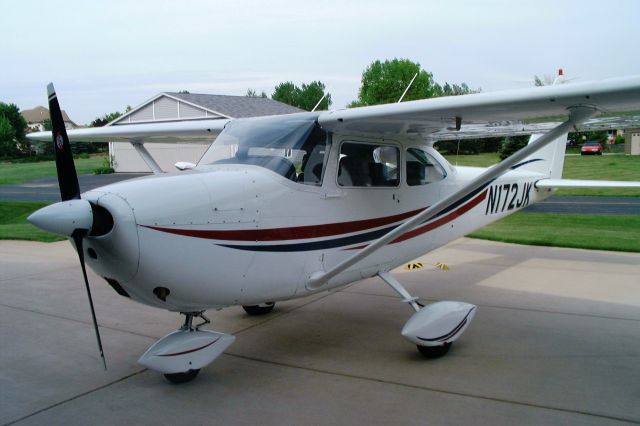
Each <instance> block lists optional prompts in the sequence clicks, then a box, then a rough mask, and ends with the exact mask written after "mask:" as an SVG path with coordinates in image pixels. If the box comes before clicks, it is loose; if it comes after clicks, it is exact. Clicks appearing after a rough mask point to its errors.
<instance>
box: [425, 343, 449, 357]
mask: <svg viewBox="0 0 640 426" xmlns="http://www.w3.org/2000/svg"><path fill="white" fill-rule="evenodd" d="M417 346H418V351H419V352H420V353H421V354H422V356H424V357H425V358H429V359H436V358H440V357H443V356H445V355H446V354H447V352H449V349H451V342H449V343H445V344H444V345H440V346H420V345H417Z"/></svg>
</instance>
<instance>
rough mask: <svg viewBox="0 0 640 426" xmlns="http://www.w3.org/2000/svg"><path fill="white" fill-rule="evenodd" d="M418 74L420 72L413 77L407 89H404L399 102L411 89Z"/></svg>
mask: <svg viewBox="0 0 640 426" xmlns="http://www.w3.org/2000/svg"><path fill="white" fill-rule="evenodd" d="M417 76H418V73H416V75H414V76H413V78H412V79H411V81H410V82H409V85H408V86H407V88H406V89H404V92H403V93H402V96H400V99H398V103H400V102H402V99H404V95H406V94H407V92H408V91H409V89H410V88H411V85H412V84H413V80H415V79H416V77H417Z"/></svg>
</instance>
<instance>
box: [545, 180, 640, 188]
mask: <svg viewBox="0 0 640 426" xmlns="http://www.w3.org/2000/svg"><path fill="white" fill-rule="evenodd" d="M536 188H640V182H633V181H615V180H583V179H541V180H539V181H537V182H536Z"/></svg>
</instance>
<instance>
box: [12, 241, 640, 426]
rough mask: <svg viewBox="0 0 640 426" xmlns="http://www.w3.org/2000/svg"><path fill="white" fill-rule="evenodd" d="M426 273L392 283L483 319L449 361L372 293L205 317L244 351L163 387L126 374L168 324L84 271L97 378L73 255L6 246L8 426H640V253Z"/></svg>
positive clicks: (388, 293) (492, 248)
mask: <svg viewBox="0 0 640 426" xmlns="http://www.w3.org/2000/svg"><path fill="white" fill-rule="evenodd" d="M420 260H421V261H422V262H423V263H424V264H425V265H426V267H425V268H423V269H420V270H414V271H405V270H404V269H399V270H398V271H396V272H395V275H396V276H397V277H398V279H399V280H400V281H401V282H403V283H404V284H405V285H406V287H407V288H408V289H409V291H411V292H413V293H415V294H416V295H419V296H421V297H422V298H424V299H425V300H427V301H432V300H462V301H467V302H471V303H475V304H477V305H478V306H479V311H478V314H477V316H476V319H475V320H474V323H472V324H471V326H470V327H469V329H468V330H467V332H466V333H465V335H464V336H463V337H462V338H461V340H460V341H458V342H457V343H456V344H455V345H454V347H453V348H452V350H451V352H450V353H449V354H448V355H447V356H446V357H444V358H442V359H438V360H431V361H430V360H426V359H423V358H422V357H421V356H419V355H418V353H417V351H416V349H415V347H414V346H413V345H411V344H410V343H408V342H407V341H405V340H404V339H403V338H402V337H401V336H400V329H401V328H402V325H403V324H404V322H405V321H407V320H408V318H409V317H410V315H411V312H412V311H411V310H410V309H409V308H408V307H407V306H406V305H405V304H403V303H401V302H400V301H399V299H398V298H397V297H396V296H395V294H394V293H393V291H392V290H391V289H389V288H388V287H386V286H385V285H384V284H383V283H382V282H381V281H380V280H378V279H369V280H364V281H361V282H359V283H356V284H354V285H351V286H350V287H348V288H345V289H342V290H341V291H335V292H330V293H322V294H319V295H316V296H313V297H309V298H306V299H301V300H294V301H289V302H282V303H278V304H277V305H276V309H275V310H274V312H273V313H272V314H270V315H268V316H265V317H258V318H256V317H248V316H246V315H245V314H244V312H243V311H242V309H241V308H238V307H232V308H228V309H224V310H222V311H217V312H209V313H208V315H209V316H210V318H211V319H212V325H211V326H210V328H211V329H215V330H219V331H223V332H228V333H233V334H235V335H236V336H237V340H236V342H235V343H234V344H233V345H232V346H231V347H230V348H229V349H228V351H227V353H226V354H224V355H223V356H221V357H220V358H219V359H218V360H217V361H216V362H215V363H214V364H212V365H210V366H208V367H206V368H205V369H203V370H202V371H201V373H200V375H199V376H198V378H197V379H196V380H194V381H193V382H190V383H187V384H184V385H172V384H170V383H168V382H167V381H166V380H165V379H164V378H163V377H162V376H161V375H159V374H157V373H154V372H152V371H148V370H146V369H144V368H142V367H140V366H139V365H137V364H136V360H137V358H138V357H139V356H140V355H141V354H142V353H143V352H144V351H145V349H146V348H147V347H148V346H150V345H151V344H152V343H153V342H154V340H155V339H157V338H159V337H161V336H162V335H164V334H166V333H168V332H170V331H172V330H173V329H175V328H177V327H178V326H179V325H180V317H179V316H178V315H177V314H174V313H170V312H165V311H161V310H157V309H153V308H148V307H145V306H142V305H139V304H136V303H135V302H131V301H130V300H128V299H125V298H123V297H121V296H118V295H117V294H116V293H115V292H114V291H113V290H112V289H111V288H110V287H109V286H108V285H107V284H106V283H105V282H104V281H103V280H102V279H100V278H99V277H97V276H96V275H95V274H93V273H91V272H90V276H89V279H90V281H91V286H92V289H93V290H92V291H93V295H94V301H95V304H96V310H97V316H98V321H99V323H100V325H101V332H102V338H103V342H104V346H105V352H106V357H107V363H108V366H109V370H108V371H106V372H105V371H104V370H103V369H102V364H101V362H100V359H99V355H98V352H97V348H96V341H95V337H94V335H93V327H92V325H91V319H90V313H89V309H88V303H87V300H86V294H85V292H84V288H83V283H82V277H81V273H80V270H79V267H78V265H77V258H76V255H75V253H74V252H73V250H72V249H71V246H70V245H69V244H68V243H67V242H61V243H52V244H44V243H33V242H15V241H0V271H1V273H0V288H1V289H2V302H0V318H1V319H0V321H1V322H0V324H2V326H1V327H0V342H2V344H1V350H0V368H1V371H2V376H0V424H4V425H7V424H17V425H36V424H37V425H40V424H48V425H57V424H60V425H63V424H64V425H76V424H77V425H86V424H92V425H110V424H178V423H179V424H186V425H192V424H224V425H227V424H228V425H254V424H256V423H258V424H261V425H300V424H314V425H325V424H326V425H334V424H362V425H365V424H366V425H383V424H384V425H388V424H401V425H406V424H408V425H424V424H435V425H445V424H446V425H453V424H456V425H457V424H474V425H485V424H486V425H513V424H518V425H529V424H530V425H540V424H544V425H554V424H558V425H560V424H563V425H566V424H581V425H582V424H587V425H603V424H624V423H634V422H636V423H637V422H640V404H639V403H638V402H639V401H640V386H639V385H638V384H639V383H640V283H639V282H638V276H640V255H639V254H625V253H613V252H597V251H585V250H573V249H559V248H546V247H528V246H519V245H510V244H501V243H494V242H488V241H480V240H469V239H460V240H457V241H455V242H453V243H451V244H449V245H448V246H446V247H444V248H442V249H440V250H437V251H435V252H432V253H431V254H429V255H427V256H425V257H423V258H421V259H420ZM436 262H442V263H445V264H448V265H449V267H450V270H448V271H444V270H440V269H437V268H435V267H433V266H431V265H433V264H435V263H436Z"/></svg>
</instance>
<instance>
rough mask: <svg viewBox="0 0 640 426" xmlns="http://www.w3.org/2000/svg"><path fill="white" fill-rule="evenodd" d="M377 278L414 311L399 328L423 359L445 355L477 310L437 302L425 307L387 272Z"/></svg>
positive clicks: (455, 304)
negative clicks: (414, 345)
mask: <svg viewBox="0 0 640 426" xmlns="http://www.w3.org/2000/svg"><path fill="white" fill-rule="evenodd" d="M378 276H379V277H380V278H381V279H382V280H383V281H384V282H385V283H387V284H388V285H389V286H390V287H391V288H393V289H394V290H395V291H396V292H397V293H398V294H399V295H400V296H401V297H402V298H403V300H402V301H403V302H405V303H408V304H409V305H411V307H412V308H413V309H414V310H415V311H416V312H415V313H414V314H413V316H412V317H411V318H409V321H407V323H406V324H405V325H404V327H403V328H402V335H403V336H404V337H405V338H407V339H408V340H409V341H411V342H413V343H415V344H416V346H417V347H418V351H419V352H420V353H421V354H422V355H423V356H424V357H426V358H431V359H434V358H440V357H442V356H444V355H446V353H447V352H449V349H451V344H452V343H453V342H455V341H456V340H458V338H459V337H460V336H461V335H462V333H463V332H464V331H465V330H466V329H467V326H468V325H469V323H470V322H471V320H473V317H474V316H475V312H476V306H475V305H471V304H469V303H464V302H453V301H447V302H436V303H432V304H430V305H427V306H424V305H422V304H420V303H419V302H418V298H417V297H414V296H411V295H410V294H409V292H408V291H407V290H406V289H405V288H404V287H403V286H402V284H400V283H399V282H398V280H396V279H395V278H394V277H393V276H392V275H391V274H390V273H389V272H380V273H379V274H378Z"/></svg>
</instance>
